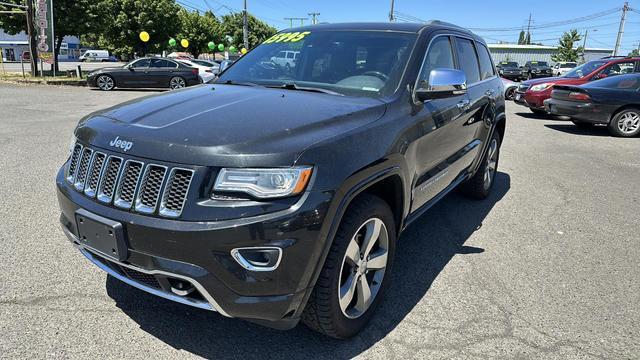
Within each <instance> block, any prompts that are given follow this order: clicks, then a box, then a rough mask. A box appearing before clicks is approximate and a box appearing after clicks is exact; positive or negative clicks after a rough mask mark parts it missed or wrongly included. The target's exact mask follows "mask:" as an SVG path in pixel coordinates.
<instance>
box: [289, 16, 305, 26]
mask: <svg viewBox="0 0 640 360" xmlns="http://www.w3.org/2000/svg"><path fill="white" fill-rule="evenodd" d="M284 19H285V20H289V28H292V27H293V20H300V26H304V21H305V20H307V19H308V18H301V17H286V18H284Z"/></svg>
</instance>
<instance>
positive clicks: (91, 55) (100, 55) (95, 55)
mask: <svg viewBox="0 0 640 360" xmlns="http://www.w3.org/2000/svg"><path fill="white" fill-rule="evenodd" d="M80 61H87V62H89V61H102V62H105V61H109V52H108V51H107V50H87V51H85V52H84V54H82V55H80Z"/></svg>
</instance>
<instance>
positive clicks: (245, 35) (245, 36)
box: [242, 0, 249, 49]
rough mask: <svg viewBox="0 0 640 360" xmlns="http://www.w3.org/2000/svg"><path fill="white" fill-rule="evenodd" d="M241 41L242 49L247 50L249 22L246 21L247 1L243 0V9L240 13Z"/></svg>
mask: <svg viewBox="0 0 640 360" xmlns="http://www.w3.org/2000/svg"><path fill="white" fill-rule="evenodd" d="M242 41H243V42H244V48H245V49H248V48H249V21H248V19H247V0H244V9H243V11H242Z"/></svg>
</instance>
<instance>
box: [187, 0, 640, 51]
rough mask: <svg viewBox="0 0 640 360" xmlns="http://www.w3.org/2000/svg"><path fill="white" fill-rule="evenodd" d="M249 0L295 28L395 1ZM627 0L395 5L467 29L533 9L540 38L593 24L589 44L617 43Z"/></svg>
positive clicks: (509, 22)
mask: <svg viewBox="0 0 640 360" xmlns="http://www.w3.org/2000/svg"><path fill="white" fill-rule="evenodd" d="M247 1H248V9H249V12H250V13H251V14H253V15H255V16H257V17H258V18H260V19H262V20H264V21H266V22H268V23H269V24H271V25H272V26H274V27H276V28H278V29H282V28H287V27H289V21H286V20H284V19H283V18H285V17H307V18H308V17H309V15H307V14H308V13H310V12H319V13H320V16H319V17H318V19H319V20H320V21H322V22H331V23H336V22H347V21H387V20H388V14H389V5H390V0H339V1H338V0H247ZM178 3H181V4H183V6H186V7H188V8H192V9H193V8H198V9H201V10H207V9H212V10H213V11H214V13H216V14H218V15H223V14H226V13H229V12H231V11H240V10H241V9H242V6H243V5H242V4H243V0H178ZM623 3H624V1H622V0H598V1H594V0H581V1H577V0H554V1H551V0H534V1H522V0H511V1H507V0H500V1H498V0H475V1H469V0H450V1H432V0H395V10H396V11H397V12H398V13H399V14H398V15H399V18H400V19H405V20H409V19H415V18H417V19H424V20H429V19H438V20H443V21H449V22H452V23H455V24H457V25H461V26H464V27H467V28H481V29H495V28H502V29H504V28H514V29H515V28H521V27H525V26H526V23H527V20H528V17H529V13H531V17H532V20H533V21H532V25H533V26H534V27H536V26H540V27H541V28H538V29H533V30H532V40H533V41H534V42H541V43H543V44H545V45H556V44H557V42H558V37H559V36H560V35H561V34H562V32H563V31H566V30H568V29H571V28H577V29H578V30H579V31H580V32H581V33H583V34H584V32H585V30H586V29H589V36H588V38H587V47H597V48H613V46H614V44H615V39H616V34H617V32H618V25H619V22H620V15H621V11H616V12H612V11H613V9H614V8H618V9H619V10H621V9H622V6H623ZM629 5H630V6H631V7H632V8H634V9H637V11H638V12H633V11H630V12H628V16H627V23H626V26H625V33H624V37H623V42H622V46H621V48H622V50H621V51H620V53H621V54H627V53H628V52H630V51H631V50H632V49H633V48H636V47H637V46H638V43H639V42H640V0H634V1H629ZM634 5H635V6H636V7H634ZM609 12H610V13H609ZM598 13H602V15H599V16H597V17H596V18H594V19H589V20H587V21H580V22H575V23H573V24H564V25H558V26H548V25H549V23H553V22H560V21H564V20H571V19H577V18H580V17H585V16H589V15H594V14H598ZM305 23H308V21H307V22H305ZM298 24H299V22H298ZM475 32H476V33H477V34H479V35H481V36H483V37H484V38H485V40H486V41H487V42H489V43H494V42H498V41H500V40H502V41H509V42H516V41H517V40H518V33H519V30H508V31H488V30H475Z"/></svg>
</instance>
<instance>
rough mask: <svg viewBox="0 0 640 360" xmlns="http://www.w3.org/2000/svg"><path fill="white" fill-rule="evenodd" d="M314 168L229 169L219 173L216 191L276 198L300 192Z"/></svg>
mask: <svg viewBox="0 0 640 360" xmlns="http://www.w3.org/2000/svg"><path fill="white" fill-rule="evenodd" d="M312 170H313V168H312V167H310V166H300V167H292V168H282V169H227V168H223V169H222V170H220V173H219V174H218V178H217V179H216V183H215V185H214V186H213V190H214V191H224V192H241V193H246V194H249V195H252V196H255V197H257V198H263V199H264V198H276V197H284V196H290V195H296V194H300V193H301V192H303V191H304V189H305V188H306V187H307V184H308V183H309V179H310V178H311V173H312Z"/></svg>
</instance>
